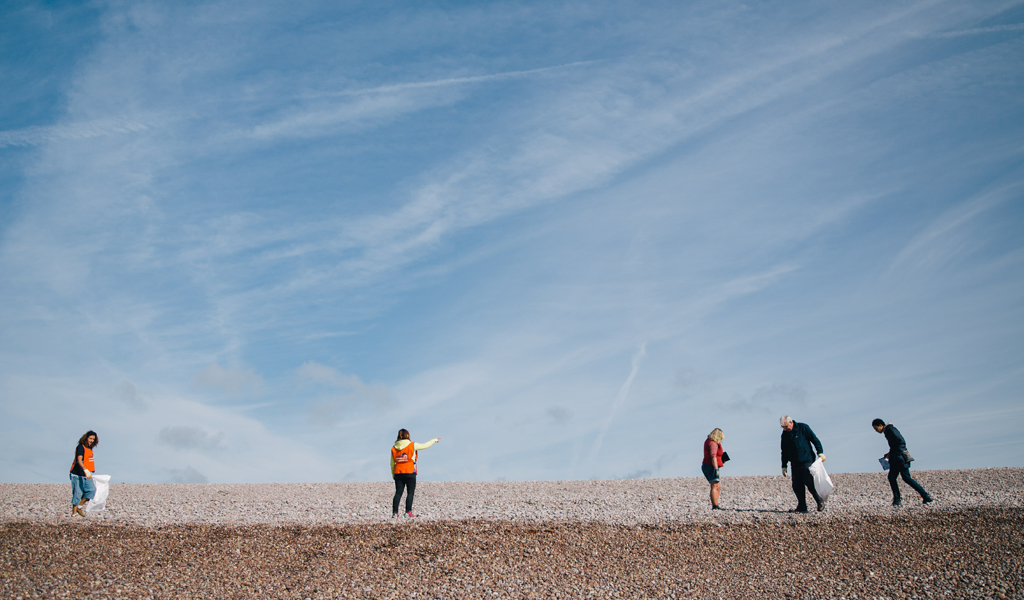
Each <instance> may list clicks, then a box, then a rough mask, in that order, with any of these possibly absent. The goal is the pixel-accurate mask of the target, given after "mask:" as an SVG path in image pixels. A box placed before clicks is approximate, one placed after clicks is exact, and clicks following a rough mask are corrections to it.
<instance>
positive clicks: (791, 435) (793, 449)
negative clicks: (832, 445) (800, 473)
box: [782, 423, 825, 469]
mask: <svg viewBox="0 0 1024 600" xmlns="http://www.w3.org/2000/svg"><path fill="white" fill-rule="evenodd" d="M811 444H814V447H815V448H817V449H818V451H817V452H813V451H812V450H811ZM824 452H825V450H824V449H823V448H822V446H821V442H820V441H818V436H816V435H814V432H813V431H811V428H810V427H808V426H807V425H804V424H803V423H793V431H785V430H783V431H782V468H783V469H785V468H786V465H787V464H789V462H790V461H792V462H794V463H804V464H810V463H812V462H814V460H815V459H816V458H818V454H823V453H824Z"/></svg>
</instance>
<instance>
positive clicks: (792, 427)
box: [779, 415, 825, 513]
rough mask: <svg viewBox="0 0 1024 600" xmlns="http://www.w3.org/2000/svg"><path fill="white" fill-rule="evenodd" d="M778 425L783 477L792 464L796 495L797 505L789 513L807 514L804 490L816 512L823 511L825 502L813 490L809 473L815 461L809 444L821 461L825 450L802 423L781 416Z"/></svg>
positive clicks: (786, 416)
mask: <svg viewBox="0 0 1024 600" xmlns="http://www.w3.org/2000/svg"><path fill="white" fill-rule="evenodd" d="M779 424H780V425H782V476H783V477H785V476H786V465H787V463H790V462H791V463H793V493H794V494H796V502H797V504H796V508H794V509H793V510H791V511H789V512H798V513H805V512H807V495H806V492H805V489H807V490H811V496H813V497H814V501H815V502H817V503H818V510H819V511H822V510H825V501H824V500H823V499H822V498H821V496H819V495H818V490H816V489H814V477H812V476H811V472H810V467H811V465H812V464H814V459H815V456H814V451H813V449H812V448H811V444H814V449H817V451H818V457H820V458H821V460H822V461H824V460H825V454H824V452H825V450H824V448H822V446H821V442H820V441H819V440H818V436H816V435H814V432H813V431H811V428H810V427H808V426H807V425H805V424H804V423H797V422H796V421H794V420H793V419H790V418H789V415H783V416H782V418H781V419H779Z"/></svg>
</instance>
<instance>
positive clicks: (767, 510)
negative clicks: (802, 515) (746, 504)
mask: <svg viewBox="0 0 1024 600" xmlns="http://www.w3.org/2000/svg"><path fill="white" fill-rule="evenodd" d="M722 510H731V511H732V512H748V513H779V514H782V513H788V512H789V511H788V510H778V509H770V508H723V509H722Z"/></svg>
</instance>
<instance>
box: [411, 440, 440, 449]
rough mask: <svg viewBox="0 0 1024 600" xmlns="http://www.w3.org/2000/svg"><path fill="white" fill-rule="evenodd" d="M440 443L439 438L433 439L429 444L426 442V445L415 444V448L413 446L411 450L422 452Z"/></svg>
mask: <svg viewBox="0 0 1024 600" xmlns="http://www.w3.org/2000/svg"><path fill="white" fill-rule="evenodd" d="M440 441H441V438H434V439H432V440H430V441H429V442H427V443H426V444H416V445H415V446H413V448H415V449H416V450H423V449H425V448H429V447H431V446H433V445H434V444H436V443H438V442H440Z"/></svg>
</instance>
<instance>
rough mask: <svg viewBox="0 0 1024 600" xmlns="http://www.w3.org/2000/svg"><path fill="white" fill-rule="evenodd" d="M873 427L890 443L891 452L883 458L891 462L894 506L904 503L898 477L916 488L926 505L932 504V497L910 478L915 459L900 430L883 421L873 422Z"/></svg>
mask: <svg viewBox="0 0 1024 600" xmlns="http://www.w3.org/2000/svg"><path fill="white" fill-rule="evenodd" d="M871 426H872V427H873V428H874V429H875V431H877V432H878V433H881V434H883V435H885V441H887V442H889V452H888V453H886V454H885V456H883V457H882V458H884V459H887V460H888V461H889V487H891V488H892V505H893V506H899V505H900V504H902V503H903V500H902V498H901V496H900V484H899V483H898V482H897V481H896V478H897V477H903V481H906V482H907V484H908V485H909V486H910V487H912V488H914V491H915V492H917V493H918V494H921V499H922V500H924V503H925V504H928V503H929V502H931V501H932V497H931V495H930V494H929V493H928V492H926V491H924V487H922V486H921V484H920V483H918V482H916V481H914V478H913V477H911V476H910V461H911V460H913V459H912V458H910V453H909V452H907V441H906V440H904V439H903V436H902V435H900V430H899V429H896V426H895V425H893V424H892V423H886V422H885V421H883V420H881V419H875V420H874V421H872V422H871Z"/></svg>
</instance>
